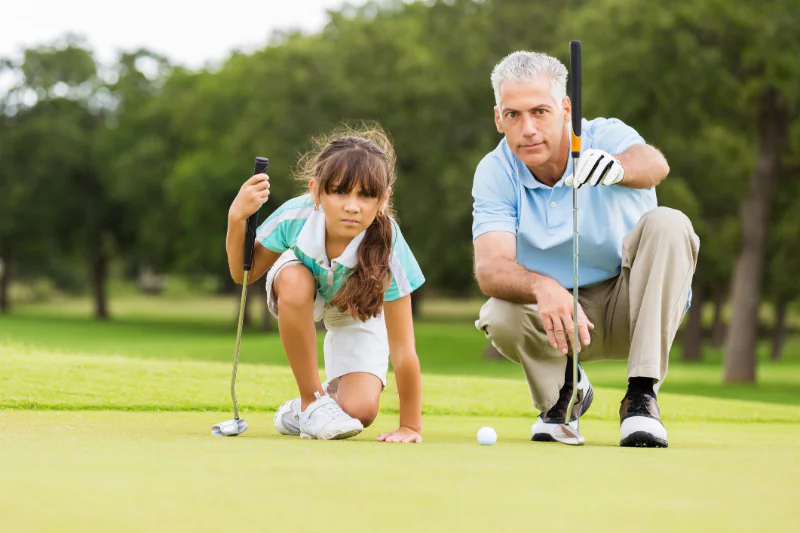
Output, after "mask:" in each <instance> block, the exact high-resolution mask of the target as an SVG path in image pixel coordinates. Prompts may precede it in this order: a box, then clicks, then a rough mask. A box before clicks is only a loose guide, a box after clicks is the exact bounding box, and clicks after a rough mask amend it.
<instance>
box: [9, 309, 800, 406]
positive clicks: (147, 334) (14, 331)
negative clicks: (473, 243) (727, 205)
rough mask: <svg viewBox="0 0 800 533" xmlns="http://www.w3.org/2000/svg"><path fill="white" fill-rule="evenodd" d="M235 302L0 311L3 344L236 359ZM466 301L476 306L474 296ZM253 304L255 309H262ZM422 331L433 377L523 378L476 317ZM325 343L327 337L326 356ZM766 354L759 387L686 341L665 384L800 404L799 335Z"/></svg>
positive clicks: (245, 343)
mask: <svg viewBox="0 0 800 533" xmlns="http://www.w3.org/2000/svg"><path fill="white" fill-rule="evenodd" d="M259 303H260V302H259ZM234 304H235V302H233V301H232V300H231V299H230V298H225V299H221V298H190V299H166V298H154V297H140V298H123V299H120V300H118V301H114V303H113V305H112V310H113V311H114V313H115V319H114V320H112V321H108V322H97V321H94V320H92V319H90V318H88V317H89V309H90V306H89V302H88V301H86V300H64V301H57V302H55V303H50V304H44V305H30V306H25V307H21V308H20V309H18V310H16V311H15V313H14V314H12V315H9V316H0V345H5V346H13V347H16V348H35V349H41V350H47V351H50V352H54V353H55V352H63V351H66V352H72V353H81V354H85V355H98V356H108V355H121V356H126V357H137V358H149V359H158V360H192V361H219V362H225V363H230V362H231V361H232V357H233V346H234V341H235V334H236V322H235V314H234V313H235V312H236V310H235V305H234ZM465 305H466V306H467V307H468V308H470V309H471V308H472V307H474V304H472V303H470V302H466V303H465ZM437 306H438V307H437ZM454 306H455V304H453V303H452V302H449V303H446V304H436V303H435V302H430V303H429V304H428V308H429V309H431V310H432V311H431V313H434V312H444V313H445V315H436V316H453V313H454V311H453V307H454ZM470 306H471V307H470ZM440 307H441V308H442V309H444V311H442V309H439V308H440ZM254 308H255V309H254V310H257V309H258V306H257V305H256V306H254ZM415 329H416V335H417V349H418V352H419V356H420V361H421V364H422V369H423V371H424V372H425V373H426V374H437V375H442V374H443V375H467V376H492V377H509V378H515V379H520V377H521V371H520V369H519V367H517V366H516V365H513V364H511V363H508V362H507V361H505V360H501V361H494V360H487V359H486V358H485V357H484V351H485V349H486V346H487V342H486V339H485V338H484V337H483V335H482V334H480V333H479V332H478V331H477V330H476V329H475V328H474V327H473V325H472V324H471V323H470V322H469V321H466V322H465V321H461V322H441V321H438V320H433V321H431V320H424V321H419V322H417V324H416V326H415ZM321 342H322V336H320V353H321ZM241 354H242V361H243V362H247V363H258V364H271V365H285V364H286V358H285V355H284V352H283V348H282V346H281V343H280V339H279V338H278V335H277V334H276V333H272V334H265V333H262V332H260V331H258V330H256V329H253V328H251V329H249V330H246V331H245V334H244V336H243V340H242V352H241ZM759 356H760V357H759V359H760V363H759V376H758V377H759V379H758V383H757V384H755V385H724V384H722V383H721V377H722V368H721V353H720V351H719V350H707V352H706V354H705V359H706V361H705V362H703V363H692V364H685V363H681V362H680V347H679V346H678V347H676V348H675V349H673V354H672V358H671V359H672V360H671V362H670V371H669V376H668V378H667V380H666V382H665V384H664V386H663V388H662V391H663V392H665V393H677V394H689V395H697V396H705V397H713V398H731V399H743V400H749V401H759V402H770V403H780V404H793V405H800V392H798V391H800V338H792V339H790V341H789V342H788V344H787V346H786V354H785V356H784V360H783V361H781V362H778V363H774V362H772V361H770V360H769V355H768V346H767V345H766V344H763V345H761V346H760V354H759ZM587 371H588V372H589V375H590V378H591V380H592V383H593V384H595V385H598V386H602V387H607V388H615V389H623V388H624V387H625V381H626V380H625V378H626V367H625V363H624V362H601V363H596V364H590V365H587Z"/></svg>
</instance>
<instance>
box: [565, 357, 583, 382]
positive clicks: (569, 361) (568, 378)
mask: <svg viewBox="0 0 800 533" xmlns="http://www.w3.org/2000/svg"><path fill="white" fill-rule="evenodd" d="M572 364H573V359H572V358H571V357H567V368H565V369H564V383H572ZM578 379H579V380H580V379H581V369H580V368H578Z"/></svg>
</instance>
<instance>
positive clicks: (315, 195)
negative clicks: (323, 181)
mask: <svg viewBox="0 0 800 533" xmlns="http://www.w3.org/2000/svg"><path fill="white" fill-rule="evenodd" d="M308 191H309V192H310V193H311V199H312V200H314V208H315V209H316V208H317V207H319V202H320V200H319V184H318V183H317V182H316V181H314V180H311V181H309V182H308Z"/></svg>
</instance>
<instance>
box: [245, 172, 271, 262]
mask: <svg viewBox="0 0 800 533" xmlns="http://www.w3.org/2000/svg"><path fill="white" fill-rule="evenodd" d="M268 166H269V159H267V158H266V157H256V164H255V169H254V170H253V175H255V174H263V173H264V172H266V171H267V167H268ZM257 227H258V211H256V212H255V213H253V214H252V215H250V216H249V217H247V229H246V230H245V234H244V270H245V271H246V272H249V271H250V268H251V267H252V266H253V246H254V245H255V240H256V228H257Z"/></svg>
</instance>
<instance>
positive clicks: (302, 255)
mask: <svg viewBox="0 0 800 533" xmlns="http://www.w3.org/2000/svg"><path fill="white" fill-rule="evenodd" d="M365 234H366V230H365V231H362V232H361V233H359V234H358V235H356V236H355V237H354V238H353V240H352V241H350V244H348V245H347V248H345V250H344V252H342V255H341V256H339V257H336V258H334V259H332V260H329V259H328V254H327V252H326V251H325V213H324V212H323V211H322V208H321V207H320V208H319V210H314V201H313V200H312V198H311V196H310V195H307V194H305V195H303V196H298V197H297V198H293V199H291V200H289V201H288V202H286V203H285V204H283V205H282V206H280V207H279V208H278V209H276V210H275V212H274V213H272V215H270V216H269V218H267V220H265V221H264V222H263V223H262V224H261V225H260V226H259V228H258V230H257V231H256V240H257V241H258V242H259V243H261V245H262V246H264V247H265V248H268V249H270V250H272V251H273V252H277V253H283V252H285V251H286V250H292V251H293V252H294V253H295V255H296V256H297V258H298V259H299V260H300V261H301V262H302V263H303V264H304V265H305V266H307V267H308V268H309V269H310V270H311V272H312V273H313V274H314V277H315V278H316V280H317V290H318V291H319V293H320V295H322V297H323V299H324V300H325V301H326V302H328V303H330V302H331V300H333V298H334V296H336V293H337V292H338V291H339V289H340V288H341V286H342V284H344V282H345V280H346V279H347V277H348V276H349V275H350V272H351V270H352V268H353V267H355V266H356V265H357V264H358V247H359V246H360V245H361V241H362V240H364V235H365ZM389 270H390V271H391V274H392V282H391V283H390V284H389V287H388V288H387V289H386V292H385V293H384V295H383V299H384V301H385V302H391V301H394V300H398V299H400V298H402V297H403V296H406V295H409V294H411V293H412V292H413V291H415V290H417V289H418V288H419V287H420V286H421V285H422V284H423V283H424V282H425V277H424V276H423V275H422V270H420V268H419V264H417V260H416V259H415V258H414V254H412V253H411V250H410V249H409V247H408V244H407V243H406V240H405V239H404V238H403V234H402V233H401V232H400V226H398V225H397V222H396V221H395V220H394V219H392V254H391V255H390V256H389Z"/></svg>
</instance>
